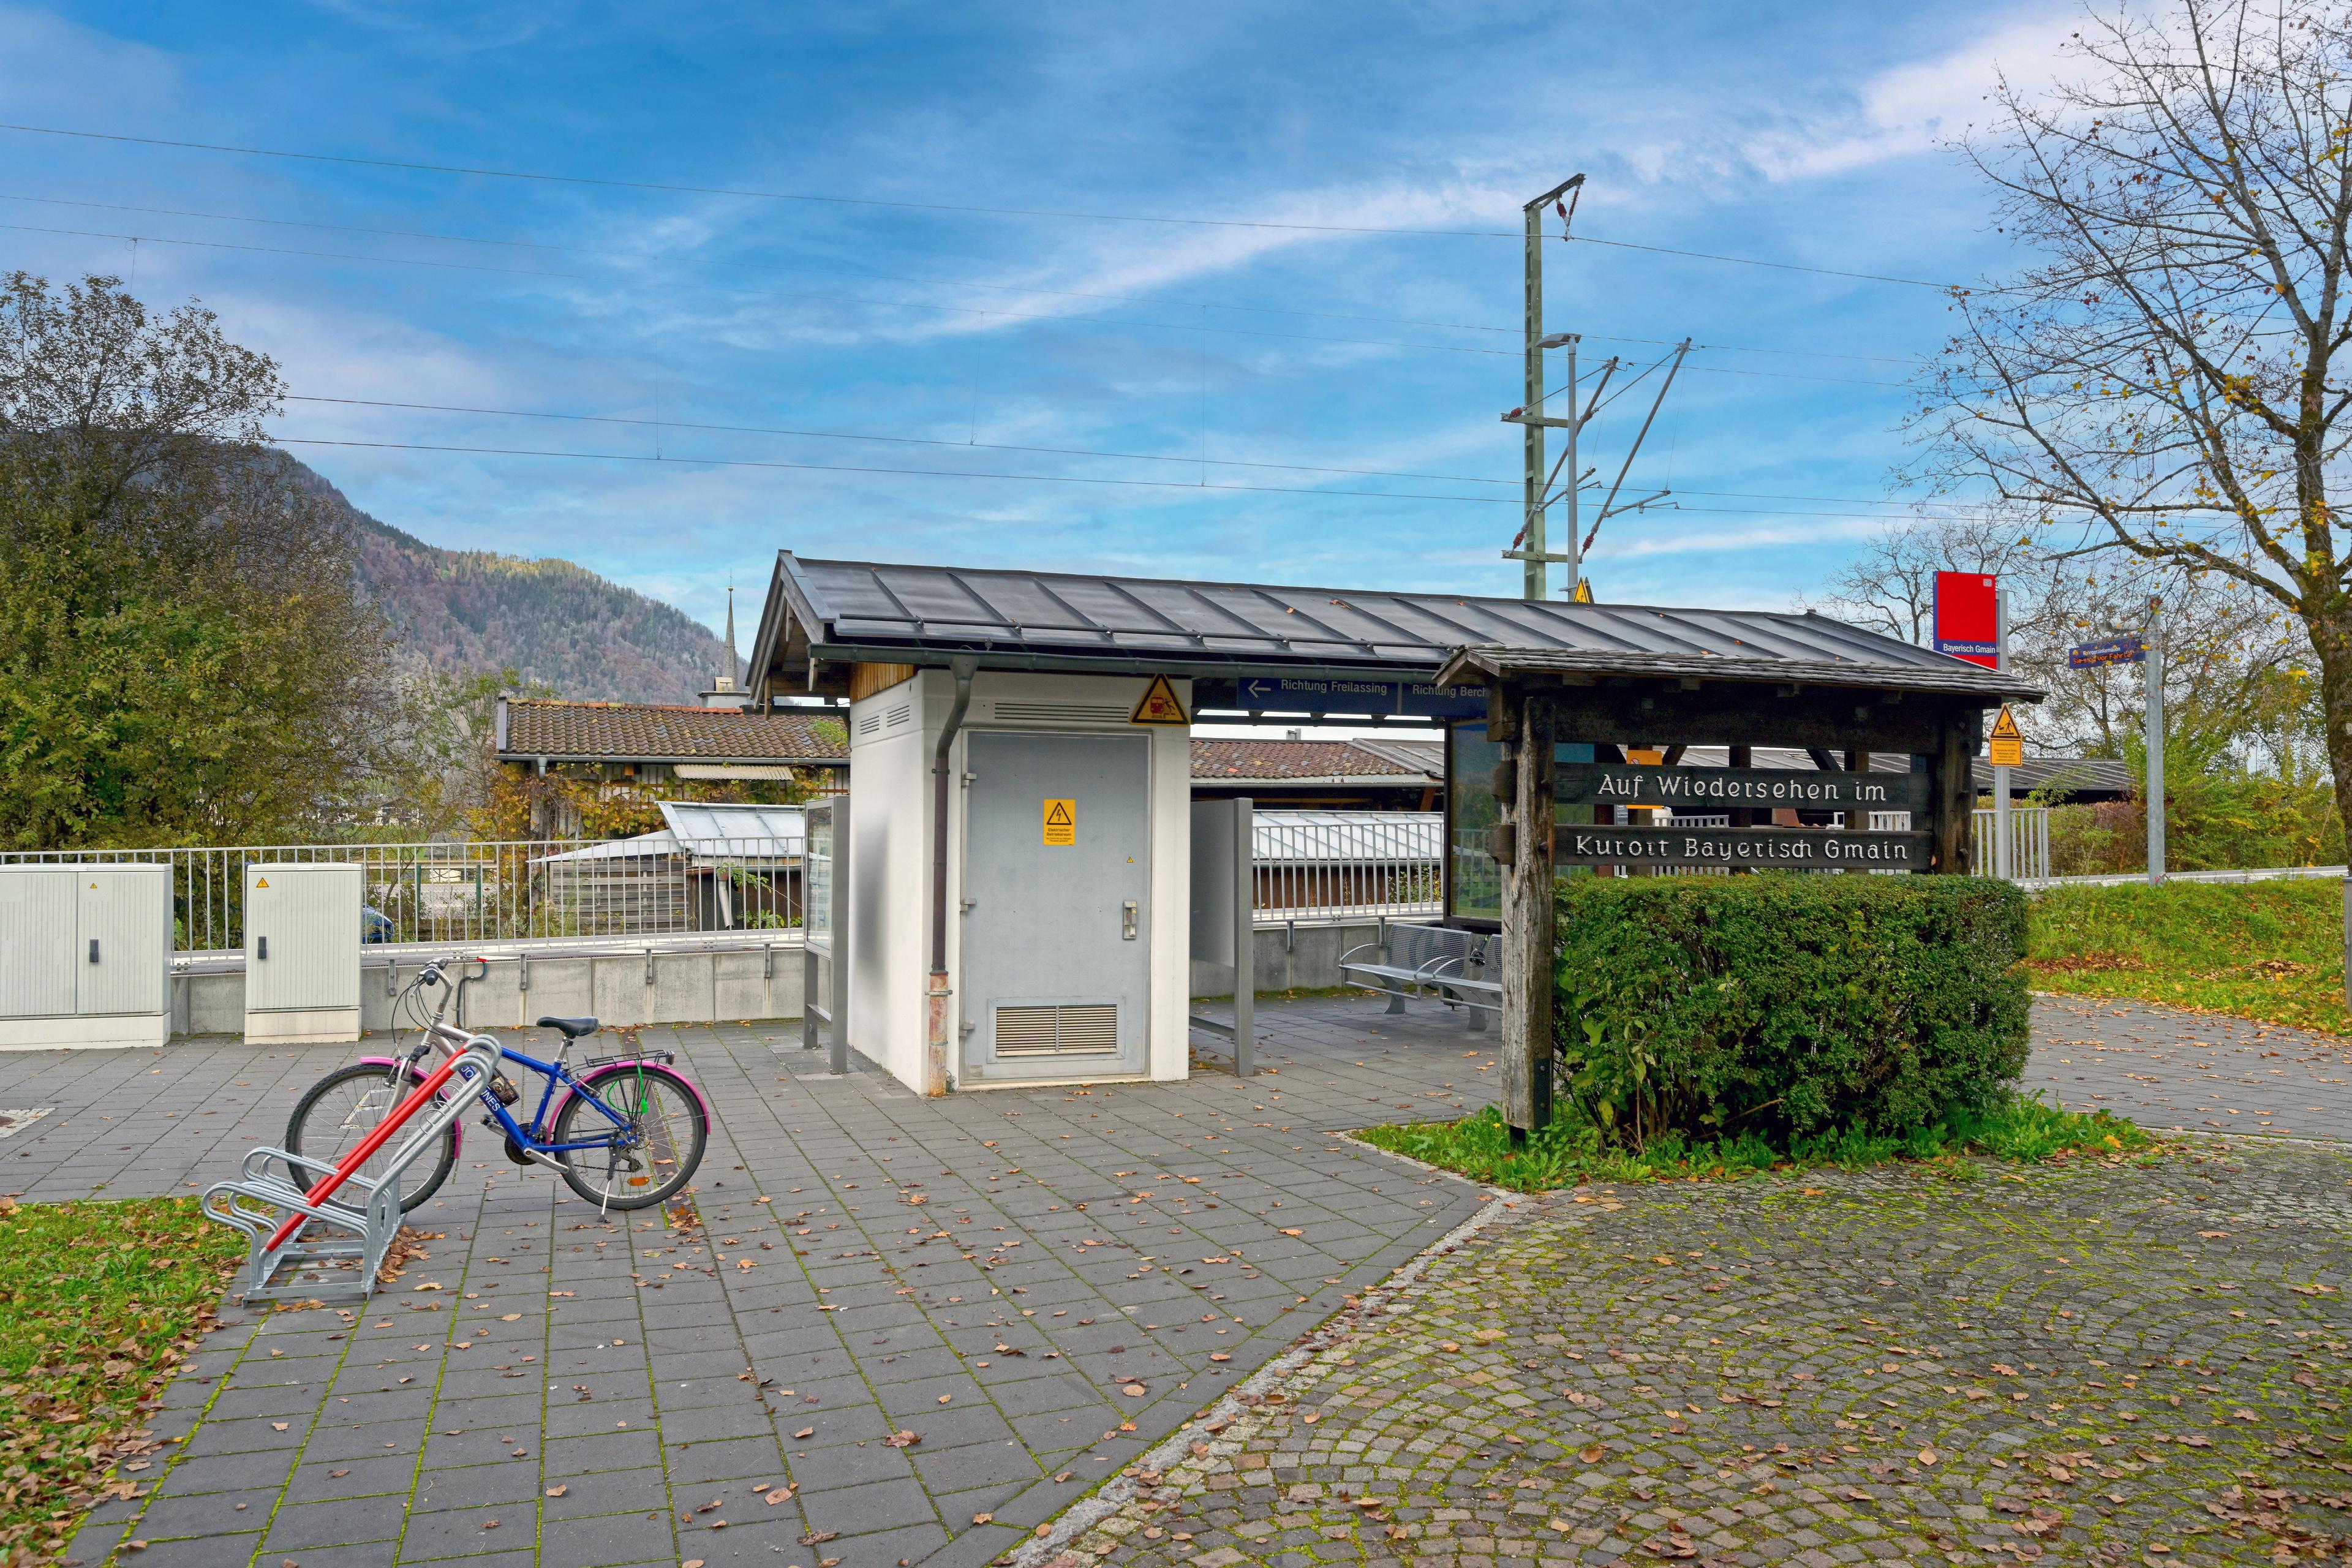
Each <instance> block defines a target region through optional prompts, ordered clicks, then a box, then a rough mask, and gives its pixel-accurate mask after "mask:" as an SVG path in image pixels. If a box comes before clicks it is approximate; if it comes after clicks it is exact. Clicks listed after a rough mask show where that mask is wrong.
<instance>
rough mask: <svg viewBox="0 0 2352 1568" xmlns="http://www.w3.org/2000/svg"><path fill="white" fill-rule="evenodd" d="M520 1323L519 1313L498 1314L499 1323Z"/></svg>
mask: <svg viewBox="0 0 2352 1568" xmlns="http://www.w3.org/2000/svg"><path fill="white" fill-rule="evenodd" d="M520 1321H522V1314H521V1313H520V1312H500V1313H499V1322H501V1323H519V1322H520Z"/></svg>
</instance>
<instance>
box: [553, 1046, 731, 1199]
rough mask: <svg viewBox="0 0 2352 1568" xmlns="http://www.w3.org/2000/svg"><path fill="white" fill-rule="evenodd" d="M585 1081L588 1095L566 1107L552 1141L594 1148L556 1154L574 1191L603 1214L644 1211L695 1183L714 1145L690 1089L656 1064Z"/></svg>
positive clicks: (617, 1068)
mask: <svg viewBox="0 0 2352 1568" xmlns="http://www.w3.org/2000/svg"><path fill="white" fill-rule="evenodd" d="M582 1081H583V1085H584V1086H585V1087H586V1089H587V1090H588V1094H574V1095H573V1096H572V1098H571V1099H569V1100H565V1101H564V1102H563V1110H562V1111H561V1112H560V1113H559V1114H558V1115H557V1116H556V1119H555V1135H554V1138H553V1139H552V1142H556V1143H573V1142H579V1143H587V1144H589V1145H590V1146H589V1147H587V1148H585V1149H573V1150H570V1151H567V1152H562V1153H559V1154H558V1155H556V1156H555V1157H556V1158H557V1159H558V1160H561V1161H562V1162H563V1179H564V1181H566V1182H567V1183H569V1184H571V1187H572V1191H573V1192H575V1193H578V1194H580V1195H581V1196H582V1197H583V1198H586V1199H587V1200H588V1201H589V1202H590V1203H592V1204H594V1205H597V1206H598V1207H600V1208H608V1209H642V1208H650V1207H652V1206H653V1205H656V1204H657V1203H660V1202H661V1201H663V1200H664V1199H665V1198H667V1197H668V1196H669V1195H670V1194H673V1193H675V1192H677V1190H678V1189H679V1188H681V1187H683V1186H685V1185H686V1184H687V1183H688V1182H689V1181H691V1180H692V1179H693V1177H694V1172H695V1167H697V1166H698V1165H699V1164H701V1163H702V1151H703V1147H704V1145H705V1144H707V1143H708V1142H709V1140H710V1119H709V1116H707V1115H705V1114H704V1112H703V1109H702V1097H701V1096H700V1095H698V1094H697V1093H695V1091H694V1086H693V1085H692V1084H690V1083H688V1082H687V1080H686V1079H683V1078H681V1077H680V1076H678V1074H677V1073H676V1072H675V1071H673V1070H671V1069H670V1068H667V1067H663V1066H660V1065H659V1064H657V1063H654V1062H644V1063H638V1062H615V1063H614V1064H613V1065H611V1066H610V1067H607V1068H603V1069H602V1070H600V1071H598V1072H595V1073H592V1074H590V1075H589V1076H588V1077H587V1078H586V1079H583V1080H582ZM589 1095H593V1096H594V1097H595V1099H594V1100H591V1099H590V1098H589ZM600 1103H601V1104H602V1105H604V1106H609V1107H611V1109H612V1110H613V1111H614V1112H615V1113H617V1114H618V1115H619V1116H620V1117H621V1118H623V1119H624V1120H625V1122H626V1126H625V1127H624V1126H622V1125H621V1124H620V1123H617V1122H615V1121H614V1118H613V1117H612V1116H608V1115H606V1114H605V1112H604V1110H601V1109H599V1105H600Z"/></svg>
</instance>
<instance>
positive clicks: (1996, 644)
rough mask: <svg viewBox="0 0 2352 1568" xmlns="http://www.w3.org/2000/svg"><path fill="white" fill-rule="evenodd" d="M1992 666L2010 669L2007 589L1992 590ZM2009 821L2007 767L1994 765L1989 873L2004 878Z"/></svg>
mask: <svg viewBox="0 0 2352 1568" xmlns="http://www.w3.org/2000/svg"><path fill="white" fill-rule="evenodd" d="M1992 604H1993V650H1994V651H1993V658H1994V660H1995V663H1994V665H1993V668H1995V669H1999V670H2001V671H2004V672H2006V671H2007V670H2008V668H2009V590H2008V588H2007V587H2000V588H1996V589H1995V590H1993V598H1992ZM2010 832H2011V821H2010V816H2009V770H2008V769H2007V768H2004V767H2000V766H1998V765H1996V766H1995V767H1994V768H1993V770H1992V874H1993V875H1994V876H1996V877H1999V878H2000V879H2002V880H2003V881H2008V880H2010V879H2012V878H2013V877H2014V876H2015V875H2016V870H2017V859H2016V857H2015V855H2014V853H2013V852H2012V851H2013V846H2012V845H2011V841H2010Z"/></svg>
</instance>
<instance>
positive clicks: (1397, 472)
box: [286, 393, 1984, 521]
mask: <svg viewBox="0 0 2352 1568" xmlns="http://www.w3.org/2000/svg"><path fill="white" fill-rule="evenodd" d="M286 401H287V402H289V403H314V404H319V405H324V406H331V407H348V408H389V409H397V410H402V411H405V412H409V413H420V414H469V415H478V416H484V417H490V418H503V419H537V420H545V421H550V422H556V423H562V424H576V425H610V426H625V427H628V428H633V429H646V430H652V429H659V430H698V431H702V432H705V433H707V434H711V435H727V436H786V437H796V438H800V439H806V440H818V441H868V442H874V443H877V444H879V445H886V446H901V447H940V448H942V449H946V450H961V451H982V452H1020V453H1024V454H1027V455H1029V456H1033V457H1052V458H1110V459H1115V460H1118V461H1122V462H1138V463H1170V464H1176V465H1179V466H1182V467H1188V468H1198V467H1202V466H1206V467H1208V468H1257V469H1263V470H1266V471H1269V472H1278V473H1292V474H1336V475H1339V476H1342V477H1345V478H1354V479H1428V480H1433V481H1438V482H1444V483H1452V484H1469V485H1517V483H1518V482H1519V481H1518V480H1517V479H1488V478H1486V477H1485V476H1483V475H1479V474H1441V473H1431V472H1428V471H1425V470H1419V469H1412V468H1337V467H1329V466H1325V465H1320V464H1313V463H1275V462H1266V461H1263V460H1258V459H1253V458H1203V457H1199V456H1185V455H1179V454H1170V453H1161V452H1116V451H1108V450H1105V449H1103V448H1100V447H1036V446H1024V445H1019V444H1015V443H1010V442H999V441H976V440H962V441H958V440H955V439H953V438H951V437H943V436H877V435H873V434H870V433H867V432H865V431H855V430H819V429H814V428H809V427H803V426H782V425H730V424H717V423H711V422H709V421H697V420H687V419H672V418H667V417H665V418H659V419H656V418H653V417H650V416H643V415H624V414H562V413H547V412H544V411H541V410H536V409H528V408H485V407H480V406H477V405H470V404H456V403H417V402H404V401H398V400H394V399H390V398H379V397H330V396H324V395H316V394H307V393H289V394H288V395H287V397H286ZM672 460H673V461H688V462H690V461H695V460H697V459H693V458H674V459H672ZM925 471H929V470H925ZM955 471H959V472H961V471H962V470H955ZM1007 477H1014V476H1007ZM1064 477H1066V478H1067V477H1070V476H1064ZM1182 488H1183V489H1198V488H1200V487H1199V486H1197V485H1186V486H1183V487H1182ZM1211 488H1215V487H1211ZM1301 493H1304V494H1310V495H1338V494H1343V493H1349V492H1342V491H1337V490H1324V489H1315V490H1306V491H1302V492H1301ZM1382 493H1383V494H1386V493H1388V492H1382ZM1673 494H1675V496H1678V497H1679V496H1702V497H1706V498H1708V499H1711V500H1803V501H1827V502H1831V503H1833V504H1836V505H1841V506H1874V507H1904V508H1912V509H1918V508H1923V507H1924V508H1934V509H1937V510H1938V511H1939V512H1944V513H1949V514H1953V515H1969V514H1975V513H1980V512H1982V511H1983V510H1984V509H1983V508H1981V507H1974V506H1969V505H1967V504H1965V503H1961V502H1956V501H1912V500H1895V499H1883V500H1882V499H1873V498H1870V497H1865V496H1809V495H1781V494H1776V493H1773V492H1771V491H1767V490H1690V489H1677V490H1675V491H1674V492H1673ZM1394 499H1399V500H1430V499H1433V498H1430V497H1426V496H1403V497H1396V498H1394ZM1465 499H1470V500H1487V499H1491V498H1486V497H1470V498H1465ZM1685 510H1738V509H1736V508H1710V509H1699V508H1687V509H1685ZM1768 515H1770V514H1768ZM1787 515H1790V516H1809V515H1812V514H1810V513H1803V512H1794V513H1789V514H1787ZM1820 515H1822V516H1834V517H1843V516H1859V515H1862V514H1858V513H1845V512H1829V513H1822V514H1820ZM1889 521H1895V520H1894V519H1892V518H1890V519H1889Z"/></svg>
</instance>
